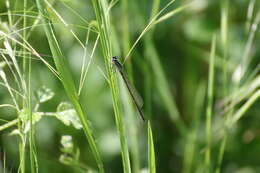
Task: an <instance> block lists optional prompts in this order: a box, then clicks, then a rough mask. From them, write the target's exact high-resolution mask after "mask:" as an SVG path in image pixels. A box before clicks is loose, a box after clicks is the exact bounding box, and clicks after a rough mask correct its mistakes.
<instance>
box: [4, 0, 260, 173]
mask: <svg viewBox="0 0 260 173" xmlns="http://www.w3.org/2000/svg"><path fill="white" fill-rule="evenodd" d="M6 2H9V3H10V7H9V9H8V8H7V5H6ZM168 2H169V1H166V0H161V2H160V9H162V8H163V7H164V6H165V5H166V4H167V3H168ZM191 2H192V1H189V0H176V2H174V3H173V4H172V5H171V6H170V7H168V8H167V9H166V10H165V11H164V12H163V14H166V13H167V12H170V11H172V10H174V9H177V8H179V7H182V6H184V5H185V4H189V3H191ZM227 2H228V0H196V1H195V2H194V3H192V4H191V5H189V6H187V7H186V8H185V9H184V10H182V11H180V12H179V13H177V14H176V15H174V16H172V17H170V18H169V19H167V20H165V21H163V22H161V23H159V24H158V25H156V26H155V27H154V28H153V30H151V31H149V32H147V33H146V34H145V36H144V37H142V38H141V40H140V42H139V43H138V44H137V46H136V47H135V48H134V49H133V53H132V54H131V56H130V58H129V59H128V60H127V61H126V62H125V64H124V66H125V67H126V68H127V72H128V74H129V76H130V77H131V79H132V81H133V84H134V86H135V87H136V88H137V90H138V91H139V93H140V95H141V96H142V97H143V99H144V111H145V115H146V116H147V117H149V118H150V121H151V124H152V129H153V137H154V146H155V155H156V164H157V172H160V173H164V172H202V171H201V167H202V165H203V164H204V155H205V145H206V142H205V135H206V134H205V119H206V106H207V82H208V71H209V57H210V49H211V40H212V36H213V34H216V35H217V48H216V58H215V61H216V63H215V78H214V95H213V115H212V126H213V130H212V141H213V142H212V163H213V167H214V168H216V167H217V166H218V165H217V160H218V153H219V148H220V146H221V141H222V136H223V134H221V133H220V132H219V130H218V128H219V127H221V126H220V125H219V124H224V122H223V115H221V112H222V109H223V107H221V106H219V104H220V103H221V102H222V101H223V100H224V99H225V98H227V97H228V96H231V95H232V93H233V91H235V89H236V84H235V79H234V73H235V71H236V69H237V68H238V67H239V64H240V63H241V62H243V60H242V58H243V54H244V51H245V47H246V44H247V42H248V39H249V38H250V34H252V32H253V31H252V30H250V26H251V25H252V24H253V23H254V21H255V19H256V18H257V13H259V11H260V6H259V5H260V4H259V2H258V0H255V1H253V0H252V1H250V0H229V3H228V5H227V7H228V19H227V21H228V31H227V35H228V36H227V37H228V39H227V40H228V46H226V47H225V46H224V45H223V42H221V10H223V9H224V8H225V7H226V6H225V3H227ZM49 3H50V4H51V5H52V7H53V8H54V9H55V10H56V12H57V13H58V14H59V15H60V16H61V17H62V18H63V19H64V21H66V23H67V24H68V25H67V26H65V25H64V24H63V23H62V22H61V20H60V19H59V17H57V15H56V14H55V13H54V12H53V11H52V10H51V9H48V10H49V11H50V14H51V19H52V22H53V23H54V28H55V31H56V37H57V39H58V42H59V44H60V47H61V50H62V52H63V55H64V56H65V57H66V58H67V60H68V62H69V67H70V70H71V73H72V75H73V78H74V81H75V83H76V85H77V86H78V84H79V81H80V75H81V66H82V64H83V63H84V62H83V57H84V49H83V48H82V46H81V45H80V44H79V42H78V41H77V39H75V36H74V35H73V34H72V32H71V31H73V32H74V33H75V35H76V36H77V37H78V39H79V40H81V41H82V42H83V43H84V42H85V39H86V36H87V32H88V29H87V22H88V23H90V22H93V21H94V20H95V14H94V11H93V7H92V4H91V1H85V0H77V1H75V0H56V1H51V0H49ZM153 3H154V1H152V0H131V1H127V0H119V1H118V2H117V3H115V5H114V6H113V7H112V8H111V11H110V20H111V34H110V35H109V36H111V38H110V39H111V40H112V45H113V54H114V55H116V56H120V57H122V61H123V58H124V57H125V56H126V54H127V52H128V50H129V48H130V47H131V46H132V45H133V43H134V42H135V40H136V39H137V38H138V36H139V35H140V34H141V32H142V31H143V29H144V28H145V26H146V25H147V24H148V23H149V21H150V19H151V17H150V16H151V11H152V7H153ZM250 3H251V5H252V4H253V12H252V17H251V18H250V15H249V14H248V13H250V12H248V8H250ZM124 4H127V5H126V7H124ZM8 10H9V13H11V15H9V17H10V16H11V21H12V24H11V23H10V18H8V13H7V12H8ZM0 12H1V16H0V25H1V26H0V28H1V29H0V30H1V31H3V32H7V33H8V32H9V33H11V32H14V31H18V32H20V33H21V34H22V31H23V30H21V29H22V28H23V22H22V17H23V1H21V0H10V1H6V0H1V2H0ZM26 14H27V15H28V16H27V25H28V26H31V25H33V24H34V22H35V21H36V20H37V16H38V11H37V7H36V4H35V2H34V1H31V0H29V1H28V4H27V12H26ZM163 14H162V15H163ZM248 16H249V17H248ZM83 19H84V20H83ZM248 28H249V29H248ZM126 33H127V34H128V36H126V35H124V34H126ZM13 36H14V37H15V38H17V39H18V40H19V39H20V38H19V37H16V36H15V33H14V34H13ZM96 36H97V35H96V33H94V32H90V35H89V42H88V44H87V52H88V55H90V54H91V51H92V50H93V47H94V44H95V41H96ZM259 38H260V32H259V31H258V28H256V30H255V31H254V36H253V41H252V46H251V47H250V50H249V56H250V61H249V65H248V68H247V72H246V73H245V74H244V76H243V77H242V80H241V84H240V85H239V87H241V88H242V87H245V90H244V92H246V91H248V90H250V87H251V85H246V84H248V83H250V81H253V79H258V81H259V62H260V61H259V60H260V49H259V45H260V39H259ZM3 42H4V38H3V37H2V36H1V39H0V45H1V47H0V49H1V50H0V51H1V54H5V56H6V57H8V54H7V55H6V53H5V49H6V48H5V46H4V43H3ZM28 42H29V43H30V45H31V46H32V47H33V48H34V49H35V50H36V51H37V52H38V53H39V54H41V55H42V57H44V59H45V60H46V61H47V62H48V63H49V64H50V65H52V66H53V67H54V66H55V65H54V62H53V59H52V55H51V51H50V49H49V45H48V41H47V39H46V35H45V33H44V30H43V25H42V22H41V21H38V23H37V24H36V27H35V28H34V29H33V30H32V31H31V32H30V36H29V37H28ZM147 42H149V43H147ZM11 45H12V46H14V45H13V44H11ZM151 47H152V48H151ZM223 47H224V48H223ZM21 49H22V48H21V46H19V45H17V46H15V50H16V51H18V50H21ZM223 49H224V50H225V49H226V50H227V56H226V58H227V62H226V64H227V75H226V76H227V82H226V83H224V81H223V66H224V65H225V63H223V61H224V60H223ZM154 51H155V52H154ZM155 54H156V56H157V57H158V60H159V61H158V62H154V63H153V62H152V61H154V60H152V58H151V57H150V55H151V56H153V55H155ZM102 56H103V55H102V53H101V48H100V43H99V44H98V46H97V49H96V51H95V53H94V56H93V59H92V61H91V63H90V66H89V70H88V73H87V76H86V81H85V83H84V86H83V89H82V92H81V96H80V99H81V100H82V103H83V104H84V106H83V107H84V109H85V110H86V112H87V114H88V117H89V121H90V124H91V128H92V131H93V134H94V137H95V139H96V141H97V145H98V147H99V151H100V153H101V157H102V159H103V161H104V165H105V170H106V172H111V173H112V172H123V170H122V169H123V168H122V161H121V155H120V141H119V138H118V133H117V130H116V125H115V119H114V115H113V106H112V98H111V93H110V89H109V84H108V82H107V80H106V78H105V76H106V75H107V74H106V70H105V64H104V59H103V57H102ZM0 57H1V56H0ZM31 57H32V58H33V59H32V72H31V74H32V76H31V84H32V91H33V97H32V106H33V107H34V106H35V105H36V103H37V101H36V100H37V97H35V95H36V94H35V93H37V90H39V88H42V87H43V86H45V87H46V88H49V89H50V90H51V91H52V92H53V93H54V96H53V97H52V98H51V99H49V100H47V101H46V102H44V103H41V104H40V105H39V108H38V112H45V113H51V112H56V111H57V107H58V105H59V104H60V103H61V102H69V99H68V97H67V96H66V93H65V91H64V89H63V86H62V84H61V82H60V80H59V79H58V78H57V77H56V76H55V75H54V74H53V73H52V72H51V71H50V69H49V68H47V66H46V65H45V64H44V63H43V62H42V61H41V60H40V59H39V58H37V57H34V56H31ZM16 59H17V62H18V64H19V65H20V66H22V56H21V55H17V56H16ZM3 60H4V59H3V57H1V61H3ZM86 60H87V62H89V61H90V58H89V56H87V57H86ZM156 63H157V64H158V68H161V69H162V71H163V77H164V79H166V85H167V87H168V89H169V91H170V92H168V90H167V91H165V86H164V85H165V83H164V81H162V79H161V78H160V75H158V73H160V72H158V71H156V69H157V67H154V65H156ZM5 74H6V76H7V79H8V81H9V84H10V86H11V87H13V88H15V89H17V88H18V87H17V84H16V82H15V80H14V78H13V76H12V73H11V71H10V70H8V69H7V70H5ZM232 76H233V77H232ZM250 76H251V79H252V80H251V79H250V81H247V79H248V78H250ZM257 77H258V78H257ZM118 79H120V77H118ZM1 82H3V81H2V79H1ZM247 82H248V83H247ZM119 83H120V84H119V85H120V88H121V89H120V93H124V92H123V90H124V85H122V80H119ZM259 86H260V84H259V82H258V83H257V84H256V87H255V88H256V89H255V90H257V89H258V90H259ZM167 87H166V89H167ZM121 91H122V92H121ZM164 91H165V93H163V92H164ZM162 95H166V96H162ZM167 96H168V97H167ZM121 97H122V100H123V98H124V95H123V94H122V96H121ZM249 97H250V95H248V96H246V97H245V98H244V99H243V100H242V101H240V102H239V103H237V104H236V105H235V106H234V112H236V111H237V110H239V108H240V107H241V106H242V105H243V104H244V103H245V102H246V101H247V100H248V99H249ZM167 98H170V99H171V100H172V101H173V102H171V101H170V103H173V104H174V102H176V106H177V110H178V111H179V115H180V119H179V120H176V119H175V118H174V117H173V116H175V115H176V113H172V112H171V111H174V110H175V108H174V105H170V104H168V105H167V104H166V103H167V101H166V102H165V100H164V99H167ZM0 104H12V98H11V97H10V94H9V93H8V90H7V89H6V87H4V86H3V85H1V86H0ZM18 104H22V103H21V101H20V102H18ZM259 107H260V102H259V101H256V102H255V103H254V104H253V105H252V106H251V107H250V108H249V109H248V110H247V112H246V114H245V116H244V117H243V118H242V119H241V120H239V121H238V123H236V125H234V126H233V128H232V129H231V130H230V131H229V132H228V138H227V143H226V148H225V153H224V157H223V162H222V164H221V172H225V173H230V172H237V173H257V172H260V166H259V165H260V157H259V156H260V147H259V146H260V125H259V121H260V116H259V115H260V109H259ZM121 110H122V115H123V118H124V120H125V125H126V132H127V134H128V142H129V146H130V148H131V146H132V140H134V139H133V138H132V136H133V134H135V133H136V134H137V141H138V149H137V150H139V163H140V169H142V171H144V172H145V171H146V168H147V159H148V158H147V134H146V125H145V124H144V123H142V122H141V120H140V119H139V115H138V113H137V112H135V113H134V116H129V115H127V109H126V105H124V104H122V105H121ZM134 110H135V109H134ZM17 117H18V114H17V112H16V111H15V110H14V109H12V108H9V107H0V118H1V126H3V125H4V124H5V123H8V122H10V121H12V120H14V119H16V118H17ZM183 124H184V126H185V128H186V132H184V133H183V134H182V132H181V130H180V129H181V128H179V127H180V126H182V125H183ZM16 128H17V126H16V125H14V126H11V127H10V128H7V129H4V130H2V131H0V134H1V138H0V149H1V167H2V170H4V169H3V167H4V165H5V167H6V170H5V171H6V172H17V171H18V169H19V164H20V162H19V148H18V141H19V140H20V138H19V136H18V135H10V133H12V132H13V130H14V129H16ZM135 130H136V131H135ZM194 134H196V135H195V136H196V137H194V136H193V135H194ZM63 135H70V136H72V140H73V144H74V149H75V148H77V150H78V151H80V156H79V162H80V163H81V164H82V165H84V166H83V167H85V166H87V167H91V168H93V169H95V168H96V164H95V161H94V158H93V155H92V153H91V151H90V149H89V144H88V142H87V141H86V138H85V136H84V133H83V131H82V130H80V129H76V128H75V127H74V126H73V125H71V124H70V125H65V124H64V123H63V122H62V121H60V120H59V119H57V118H56V117H54V116H43V117H42V118H41V119H40V120H39V121H38V122H37V123H36V124H35V146H36V155H37V160H38V164H39V165H38V166H39V172H57V173H58V172H63V173H67V172H68V173H69V172H80V170H79V169H77V168H75V167H74V166H71V165H68V164H64V163H62V162H60V161H59V159H60V156H61V155H62V153H64V152H63V151H62V144H61V138H62V136H63ZM193 147H194V150H193ZM28 149H29V148H28V146H27V147H26V150H27V152H28ZM130 150H131V149H130ZM131 151H132V150H131ZM66 156H68V155H66ZM68 157H69V156H68ZM189 158H192V161H191V162H192V163H191V168H190V170H188V169H187V168H186V169H185V164H186V165H187V162H188V161H187V160H189ZM132 159H135V158H132ZM29 164H30V162H29V154H26V167H27V168H28V169H27V171H26V172H30V171H29V169H30V168H29ZM78 167H80V166H78ZM214 168H213V169H214ZM83 170H84V169H83ZM0 171H1V170H0ZM140 172H141V171H140Z"/></svg>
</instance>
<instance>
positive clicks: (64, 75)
mask: <svg viewBox="0 0 260 173" xmlns="http://www.w3.org/2000/svg"><path fill="white" fill-rule="evenodd" d="M36 2H37V7H38V10H39V12H40V13H41V15H42V16H48V13H47V10H46V9H45V7H44V5H43V1H42V0H36ZM42 19H43V22H44V24H45V25H44V29H45V34H46V36H47V39H48V42H49V46H50V49H51V52H52V54H53V57H54V62H55V65H56V67H57V70H58V72H59V75H60V79H61V82H62V84H63V87H64V88H65V92H66V94H67V95H68V97H69V99H70V101H71V103H72V104H73V106H74V108H75V110H76V112H77V114H78V116H79V119H80V121H81V123H82V126H83V130H84V132H85V135H86V138H87V140H88V142H89V145H90V148H91V151H92V153H93V155H94V158H95V160H96V163H97V165H98V168H99V171H100V172H104V168H103V163H102V160H101V157H100V154H99V151H98V149H97V145H96V143H95V140H94V137H93V135H92V131H91V129H90V127H89V124H88V122H87V118H86V117H87V115H86V113H85V112H84V110H83V108H82V105H81V103H80V101H79V98H78V95H77V91H76V87H75V84H74V81H73V78H72V75H71V72H70V70H69V67H68V64H67V63H68V62H67V60H66V59H65V57H64V56H63V54H62V52H61V50H60V48H59V44H58V41H57V40H56V37H55V34H54V29H53V26H52V23H51V21H50V20H49V19H47V18H46V17H44V18H42Z"/></svg>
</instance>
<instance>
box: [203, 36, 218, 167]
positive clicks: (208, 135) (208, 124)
mask: <svg viewBox="0 0 260 173" xmlns="http://www.w3.org/2000/svg"><path fill="white" fill-rule="evenodd" d="M215 52H216V35H214V36H213V38H212V43H211V53H210V64H209V76H208V91H207V102H208V105H207V109H206V141H207V148H206V152H205V169H206V172H209V170H210V166H211V165H210V164H211V163H210V161H211V135H212V134H211V131H212V129H211V117H212V104H213V85H214V72H215V71H214V66H215Z"/></svg>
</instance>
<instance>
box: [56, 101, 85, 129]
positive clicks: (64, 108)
mask: <svg viewBox="0 0 260 173" xmlns="http://www.w3.org/2000/svg"><path fill="white" fill-rule="evenodd" d="M55 116H56V117H57V118H58V119H59V120H60V121H62V122H63V123H64V124H65V125H66V126H70V125H71V124H72V125H73V126H74V127H75V128H76V129H81V128H82V124H81V123H80V120H79V118H78V116H77V112H76V111H75V109H74V108H73V106H72V105H71V104H69V103H66V102H62V103H60V104H59V106H58V107H57V113H56V114H55Z"/></svg>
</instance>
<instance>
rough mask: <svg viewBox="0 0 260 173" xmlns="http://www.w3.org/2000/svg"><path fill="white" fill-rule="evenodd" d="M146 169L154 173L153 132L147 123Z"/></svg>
mask: <svg viewBox="0 0 260 173" xmlns="http://www.w3.org/2000/svg"><path fill="white" fill-rule="evenodd" d="M147 130H148V160H149V163H148V165H149V166H148V167H149V172H150V173H156V160H155V153H154V143H153V132H152V128H151V123H150V121H148V128H147Z"/></svg>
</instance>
